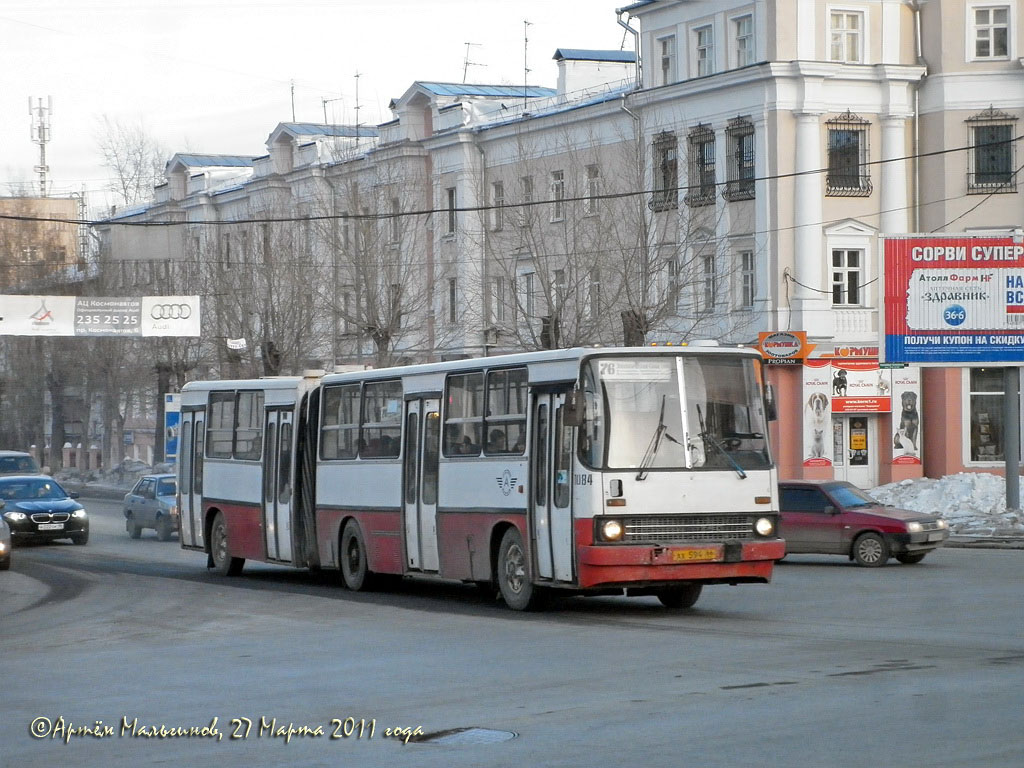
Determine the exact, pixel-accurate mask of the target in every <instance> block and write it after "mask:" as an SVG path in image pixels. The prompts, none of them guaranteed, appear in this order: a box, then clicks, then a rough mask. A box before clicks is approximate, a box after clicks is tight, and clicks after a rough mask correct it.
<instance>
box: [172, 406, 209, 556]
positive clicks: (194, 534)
mask: <svg viewBox="0 0 1024 768" xmlns="http://www.w3.org/2000/svg"><path fill="white" fill-rule="evenodd" d="M205 417H206V414H205V413H204V412H203V411H201V410H200V411H194V410H193V411H185V412H183V413H182V414H181V444H180V445H179V446H178V461H179V462H180V463H181V466H180V467H179V475H178V500H179V504H180V505H181V506H180V509H178V515H179V517H178V523H179V526H180V529H179V534H178V535H179V537H180V539H181V546H183V547H202V546H203V443H204V442H205V434H206V431H205V429H204V426H205Z"/></svg>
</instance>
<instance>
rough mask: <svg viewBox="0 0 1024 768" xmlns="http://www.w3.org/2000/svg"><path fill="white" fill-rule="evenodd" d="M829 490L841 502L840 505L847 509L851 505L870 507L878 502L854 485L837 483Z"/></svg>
mask: <svg viewBox="0 0 1024 768" xmlns="http://www.w3.org/2000/svg"><path fill="white" fill-rule="evenodd" d="M828 490H829V493H831V494H832V498H833V499H835V500H836V501H837V502H839V506H841V507H845V508H847V509H849V508H850V507H870V506H871V505H872V504H877V503H878V502H876V501H875V500H874V499H872V498H871V497H870V496H868V495H867V494H866V493H864V492H863V491H862V490H860V489H859V488H854V487H853V486H849V485H837V486H835V487H833V488H829V489H828Z"/></svg>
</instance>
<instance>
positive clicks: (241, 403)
mask: <svg viewBox="0 0 1024 768" xmlns="http://www.w3.org/2000/svg"><path fill="white" fill-rule="evenodd" d="M760 366H761V363H760V358H759V356H758V354H757V353H756V352H755V351H753V350H750V349H741V348H725V347H718V346H692V347H656V348H646V347H645V348H614V349H609V348H585V349H566V350H552V351H544V352H531V353H523V354H514V355H504V356H499V357H488V358H481V359H476V360H459V361H451V362H444V363H432V364H424V365H413V366H407V367H400V368H387V369H378V370H366V371H358V372H350V373H336V374H329V375H312V376H308V377H299V376H296V377H274V378H265V379H253V380H240V381H196V382H190V383H189V384H187V385H186V386H185V387H184V389H183V391H182V420H181V445H180V449H179V457H180V458H179V486H178V487H179V496H180V500H179V509H180V510H181V544H182V546H183V547H184V548H185V549H190V550H197V551H202V552H205V553H206V554H207V561H208V567H212V568H214V569H216V570H217V571H219V572H221V573H223V574H224V575H236V574H238V573H239V572H240V571H241V570H242V566H243V564H244V562H245V561H246V560H255V561H261V562H270V563H279V564H285V565H291V566H295V567H301V568H310V569H334V570H338V571H340V574H341V580H342V581H343V582H344V584H345V585H346V586H347V587H348V588H350V589H353V590H361V589H364V588H367V587H368V586H369V585H370V584H371V583H372V581H373V580H374V577H375V576H378V575H382V574H395V575H399V576H422V577H427V578H437V579H445V580H457V581H463V582H475V583H477V584H479V585H481V586H482V587H484V588H485V589H488V590H490V591H491V592H492V593H500V596H501V597H502V599H503V600H504V602H505V603H506V604H507V605H508V606H509V607H510V608H512V609H514V610H526V609H530V608H533V607H536V606H537V605H538V604H540V603H541V602H542V601H543V598H544V597H545V596H546V595H550V594H551V593H552V592H554V591H556V590H560V591H563V592H565V593H570V594H619V595H621V594H626V595H654V596H656V597H657V598H658V599H659V600H660V601H661V602H662V603H663V604H664V605H665V606H667V607H670V608H680V607H686V608H688V607H690V606H692V605H693V604H694V603H695V602H696V600H697V598H698V596H699V595H700V592H701V589H702V586H703V585H705V584H740V583H757V582H761V583H765V582H768V581H769V580H770V579H771V574H772V567H773V565H774V562H775V561H776V560H778V559H780V558H781V557H782V556H783V555H784V552H785V545H784V542H783V541H782V540H781V539H780V538H779V537H778V533H777V527H778V509H779V507H778V491H777V487H778V486H777V477H776V469H775V466H774V464H773V462H772V458H771V455H770V452H769V446H768V429H767V426H768V425H767V423H766V422H767V419H766V408H765V397H764V395H765V390H764V383H763V379H762V375H761V368H760Z"/></svg>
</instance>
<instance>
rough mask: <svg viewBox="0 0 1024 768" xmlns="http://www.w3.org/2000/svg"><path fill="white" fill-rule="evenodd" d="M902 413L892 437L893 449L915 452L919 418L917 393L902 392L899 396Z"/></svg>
mask: <svg viewBox="0 0 1024 768" xmlns="http://www.w3.org/2000/svg"><path fill="white" fill-rule="evenodd" d="M900 402H901V403H902V405H903V411H902V413H900V425H899V427H898V428H897V430H896V434H895V435H893V447H894V448H903V449H904V450H911V451H914V452H915V453H916V452H917V431H918V427H919V426H920V424H921V417H920V415H919V414H918V412H917V393H916V392H904V393H903V394H901V395H900Z"/></svg>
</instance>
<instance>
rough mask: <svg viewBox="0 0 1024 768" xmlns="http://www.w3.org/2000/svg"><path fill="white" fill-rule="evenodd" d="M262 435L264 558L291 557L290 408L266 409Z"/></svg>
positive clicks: (282, 558)
mask: <svg viewBox="0 0 1024 768" xmlns="http://www.w3.org/2000/svg"><path fill="white" fill-rule="evenodd" d="M263 434H264V436H265V439H266V445H265V446H264V455H265V458H264V462H263V534H264V536H265V538H266V547H267V559H268V560H277V561H280V562H286V563H287V562H291V560H292V489H293V488H294V487H295V484H294V482H293V474H292V473H293V471H294V469H293V467H292V464H293V461H292V454H293V450H292V445H293V444H294V435H293V424H292V412H291V411H290V410H283V409H269V408H268V409H267V423H266V428H265V429H264V431H263Z"/></svg>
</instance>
